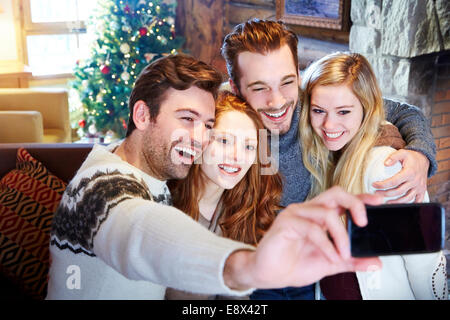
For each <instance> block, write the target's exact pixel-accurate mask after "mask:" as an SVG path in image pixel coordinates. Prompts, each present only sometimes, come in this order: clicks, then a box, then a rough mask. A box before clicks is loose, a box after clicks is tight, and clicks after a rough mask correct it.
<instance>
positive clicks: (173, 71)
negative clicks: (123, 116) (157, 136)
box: [126, 54, 223, 137]
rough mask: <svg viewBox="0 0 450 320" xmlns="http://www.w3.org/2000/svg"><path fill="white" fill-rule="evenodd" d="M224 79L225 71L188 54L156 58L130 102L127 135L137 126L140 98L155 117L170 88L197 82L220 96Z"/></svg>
mask: <svg viewBox="0 0 450 320" xmlns="http://www.w3.org/2000/svg"><path fill="white" fill-rule="evenodd" d="M222 81H223V77H222V74H221V73H220V72H218V71H217V70H216V69H214V68H213V67H212V66H210V65H208V64H206V63H204V62H202V61H198V60H196V59H195V58H193V57H191V56H188V55H185V54H176V55H169V56H167V57H163V58H160V59H158V60H155V61H154V62H152V63H151V64H149V65H148V66H146V67H145V68H144V69H143V70H142V72H141V73H140V74H139V77H138V78H137V80H136V82H135V84H134V87H133V90H132V92H131V95H130V99H129V102H128V107H129V108H130V118H129V119H128V129H127V134H126V136H127V137H128V136H129V135H130V134H131V133H132V132H133V130H134V129H135V128H136V125H135V124H134V121H133V106H134V104H135V103H136V102H137V101H139V100H142V101H144V102H145V104H146V105H147V106H148V108H149V109H150V116H151V118H152V119H155V118H156V117H157V116H158V114H159V109H160V106H161V102H162V101H164V99H165V93H166V92H167V90H168V89H169V88H173V89H176V90H186V89H189V88H190V87H192V86H196V87H198V88H200V89H203V90H205V91H207V92H210V93H211V94H212V95H213V96H214V99H216V98H217V94H218V90H219V86H220V84H221V83H222Z"/></svg>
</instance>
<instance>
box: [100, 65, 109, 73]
mask: <svg viewBox="0 0 450 320" xmlns="http://www.w3.org/2000/svg"><path fill="white" fill-rule="evenodd" d="M100 71H101V72H102V73H103V74H108V73H110V72H111V68H110V67H108V66H107V65H102V66H101V67H100Z"/></svg>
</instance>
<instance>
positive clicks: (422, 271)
mask: <svg viewBox="0 0 450 320" xmlns="http://www.w3.org/2000/svg"><path fill="white" fill-rule="evenodd" d="M302 91H303V97H302V99H303V108H302V111H301V112H302V114H301V117H300V126H299V127H300V128H301V129H300V137H301V145H302V146H303V161H304V164H305V166H306V168H307V169H308V170H309V171H310V172H311V179H312V187H311V191H310V194H309V197H314V196H315V195H317V194H319V193H320V192H322V191H324V190H326V189H328V188H330V187H331V186H334V185H339V186H341V187H342V188H344V189H345V190H346V191H349V192H351V193H354V194H359V193H375V192H376V190H375V189H374V187H373V186H372V183H373V182H375V181H380V180H384V179H387V178H390V177H392V176H393V175H395V174H396V173H397V172H399V171H400V170H401V168H402V167H401V164H400V163H397V164H396V165H394V166H390V167H386V166H385V165H384V161H385V159H386V158H387V157H388V156H389V155H390V154H391V153H393V152H394V151H395V149H396V148H402V147H403V145H402V140H401V136H400V135H399V134H398V131H397V130H396V129H395V127H394V126H392V125H390V124H389V123H387V122H386V121H385V120H384V119H385V115H384V109H383V101H382V95H381V91H380V89H379V86H378V84H377V81H376V78H375V75H374V73H373V71H372V69H371V67H370V64H369V63H368V61H367V60H366V59H365V58H364V57H363V56H362V55H360V54H356V53H352V54H349V53H335V54H331V55H328V56H326V57H323V58H322V59H320V60H318V61H316V62H315V63H313V64H312V65H311V66H310V67H309V68H308V69H307V70H306V71H305V73H304V76H303V81H302ZM396 133H397V134H398V135H396ZM387 200H389V198H386V201H387ZM425 201H428V195H426V199H425ZM381 260H382V262H383V268H382V269H381V270H374V271H373V272H365V273H363V272H357V273H356V275H355V274H341V275H337V276H334V277H328V278H325V279H323V280H322V281H321V289H322V291H323V294H324V295H325V297H326V298H327V299H361V298H362V299H445V298H447V295H448V292H447V283H446V279H447V277H446V263H445V257H444V256H443V254H442V252H439V253H431V254H416V255H404V256H388V257H381Z"/></svg>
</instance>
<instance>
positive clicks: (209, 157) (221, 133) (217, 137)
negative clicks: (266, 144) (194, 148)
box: [200, 111, 258, 189]
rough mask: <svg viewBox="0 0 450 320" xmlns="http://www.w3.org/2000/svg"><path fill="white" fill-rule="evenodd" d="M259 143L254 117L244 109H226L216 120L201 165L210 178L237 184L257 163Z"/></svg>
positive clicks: (226, 186)
mask: <svg viewBox="0 0 450 320" xmlns="http://www.w3.org/2000/svg"><path fill="white" fill-rule="evenodd" d="M257 146H258V138H257V133H256V127H255V124H254V123H253V121H252V120H251V119H250V118H249V117H248V116H247V115H246V114H245V113H243V112H239V111H228V112H226V113H224V114H223V115H222V116H221V117H220V118H219V119H218V120H217V123H216V126H215V127H214V130H213V132H212V137H211V140H210V144H209V145H208V147H207V148H206V150H205V152H204V154H203V159H202V163H201V165H200V168H201V170H202V172H203V174H204V176H206V178H207V182H212V183H214V184H216V185H217V186H219V187H220V188H223V189H232V188H234V186H236V185H237V184H238V183H239V181H241V179H242V178H243V177H244V176H245V174H246V173H247V171H248V170H249V169H250V167H251V166H252V164H253V163H255V160H256V156H257Z"/></svg>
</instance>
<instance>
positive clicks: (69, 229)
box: [47, 145, 254, 299]
mask: <svg viewBox="0 0 450 320" xmlns="http://www.w3.org/2000/svg"><path fill="white" fill-rule="evenodd" d="M114 147H117V145H115V146H114V145H112V146H109V147H103V146H100V145H95V146H94V148H93V150H92V151H91V153H90V154H89V155H88V157H87V159H86V160H85V162H84V163H83V165H82V166H81V168H80V169H79V171H78V172H77V174H76V176H75V177H74V178H73V179H72V181H71V182H70V184H69V185H68V187H67V189H66V191H65V193H64V195H63V198H62V200H61V203H60V206H59V208H58V210H57V212H56V213H55V217H54V220H53V226H52V231H51V242H50V254H51V266H50V272H49V283H48V295H47V299H163V298H164V292H165V288H166V286H170V287H172V288H177V289H181V290H185V291H191V292H199V293H206V294H212V293H215V294H226V295H247V294H249V292H251V290H249V291H234V290H231V289H229V288H228V287H227V286H226V285H225V284H224V280H223V276H222V274H223V267H224V264H225V261H226V259H227V257H228V256H229V254H230V253H231V252H233V251H235V250H239V249H250V250H253V249H254V248H253V247H251V246H248V245H245V244H242V243H239V242H235V241H232V240H229V239H225V238H221V237H218V236H216V235H214V234H213V233H212V232H210V231H208V230H206V229H205V228H204V227H202V226H200V225H199V224H198V223H197V222H195V221H194V220H192V219H191V218H190V217H188V216H187V215H186V214H184V213H182V212H181V211H179V210H177V209H175V208H174V207H171V206H170V203H171V198H170V193H169V190H168V188H167V186H166V183H165V181H160V180H157V179H154V178H153V177H151V176H149V175H147V174H145V173H144V172H142V171H141V170H139V169H137V168H136V167H134V166H132V165H130V164H129V163H127V162H125V161H123V160H122V159H121V158H120V157H118V156H117V155H115V154H113V153H112V152H111V150H113V148H114Z"/></svg>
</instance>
